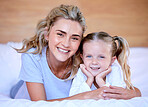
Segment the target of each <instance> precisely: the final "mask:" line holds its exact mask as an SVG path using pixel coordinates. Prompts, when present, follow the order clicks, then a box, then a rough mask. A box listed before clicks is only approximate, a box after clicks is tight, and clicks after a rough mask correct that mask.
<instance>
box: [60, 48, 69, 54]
mask: <svg viewBox="0 0 148 107" xmlns="http://www.w3.org/2000/svg"><path fill="white" fill-rule="evenodd" d="M59 50H60V51H61V52H65V53H67V52H68V51H66V50H63V49H60V48H59Z"/></svg>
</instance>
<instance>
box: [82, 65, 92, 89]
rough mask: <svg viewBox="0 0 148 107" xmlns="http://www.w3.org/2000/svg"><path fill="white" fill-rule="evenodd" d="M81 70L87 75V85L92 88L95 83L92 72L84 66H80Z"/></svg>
mask: <svg viewBox="0 0 148 107" xmlns="http://www.w3.org/2000/svg"><path fill="white" fill-rule="evenodd" d="M80 68H81V70H82V72H83V73H84V74H85V75H86V77H87V80H86V83H87V84H88V86H89V87H91V86H92V83H93V82H94V76H93V75H92V74H91V72H89V71H88V70H87V69H86V67H85V65H84V64H80Z"/></svg>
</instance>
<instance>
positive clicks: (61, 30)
mask: <svg viewBox="0 0 148 107" xmlns="http://www.w3.org/2000/svg"><path fill="white" fill-rule="evenodd" d="M56 31H59V32H61V33H64V34H67V33H66V32H65V31H63V30H56ZM72 36H78V37H81V36H80V35H78V34H73V35H72Z"/></svg>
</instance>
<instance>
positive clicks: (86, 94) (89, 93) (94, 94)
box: [69, 86, 109, 100]
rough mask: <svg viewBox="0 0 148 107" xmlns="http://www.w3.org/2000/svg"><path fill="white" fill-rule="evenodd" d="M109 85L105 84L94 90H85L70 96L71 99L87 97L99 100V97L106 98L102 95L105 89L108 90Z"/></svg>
mask: <svg viewBox="0 0 148 107" xmlns="http://www.w3.org/2000/svg"><path fill="white" fill-rule="evenodd" d="M108 89H109V87H106V86H103V87H101V88H98V89H96V90H93V91H87V92H83V93H80V94H76V95H74V96H71V97H69V99H70V100H72V99H79V100H85V99H94V100H99V99H104V97H103V96H102V95H103V93H104V90H108Z"/></svg>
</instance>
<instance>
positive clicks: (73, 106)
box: [0, 95, 148, 107]
mask: <svg viewBox="0 0 148 107" xmlns="http://www.w3.org/2000/svg"><path fill="white" fill-rule="evenodd" d="M0 107H148V97H136V98H133V99H130V100H115V99H111V100H102V99H101V100H98V101H96V100H64V101H54V102H46V101H37V102H34V101H29V100H26V99H10V98H9V97H7V96H4V95H0Z"/></svg>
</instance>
